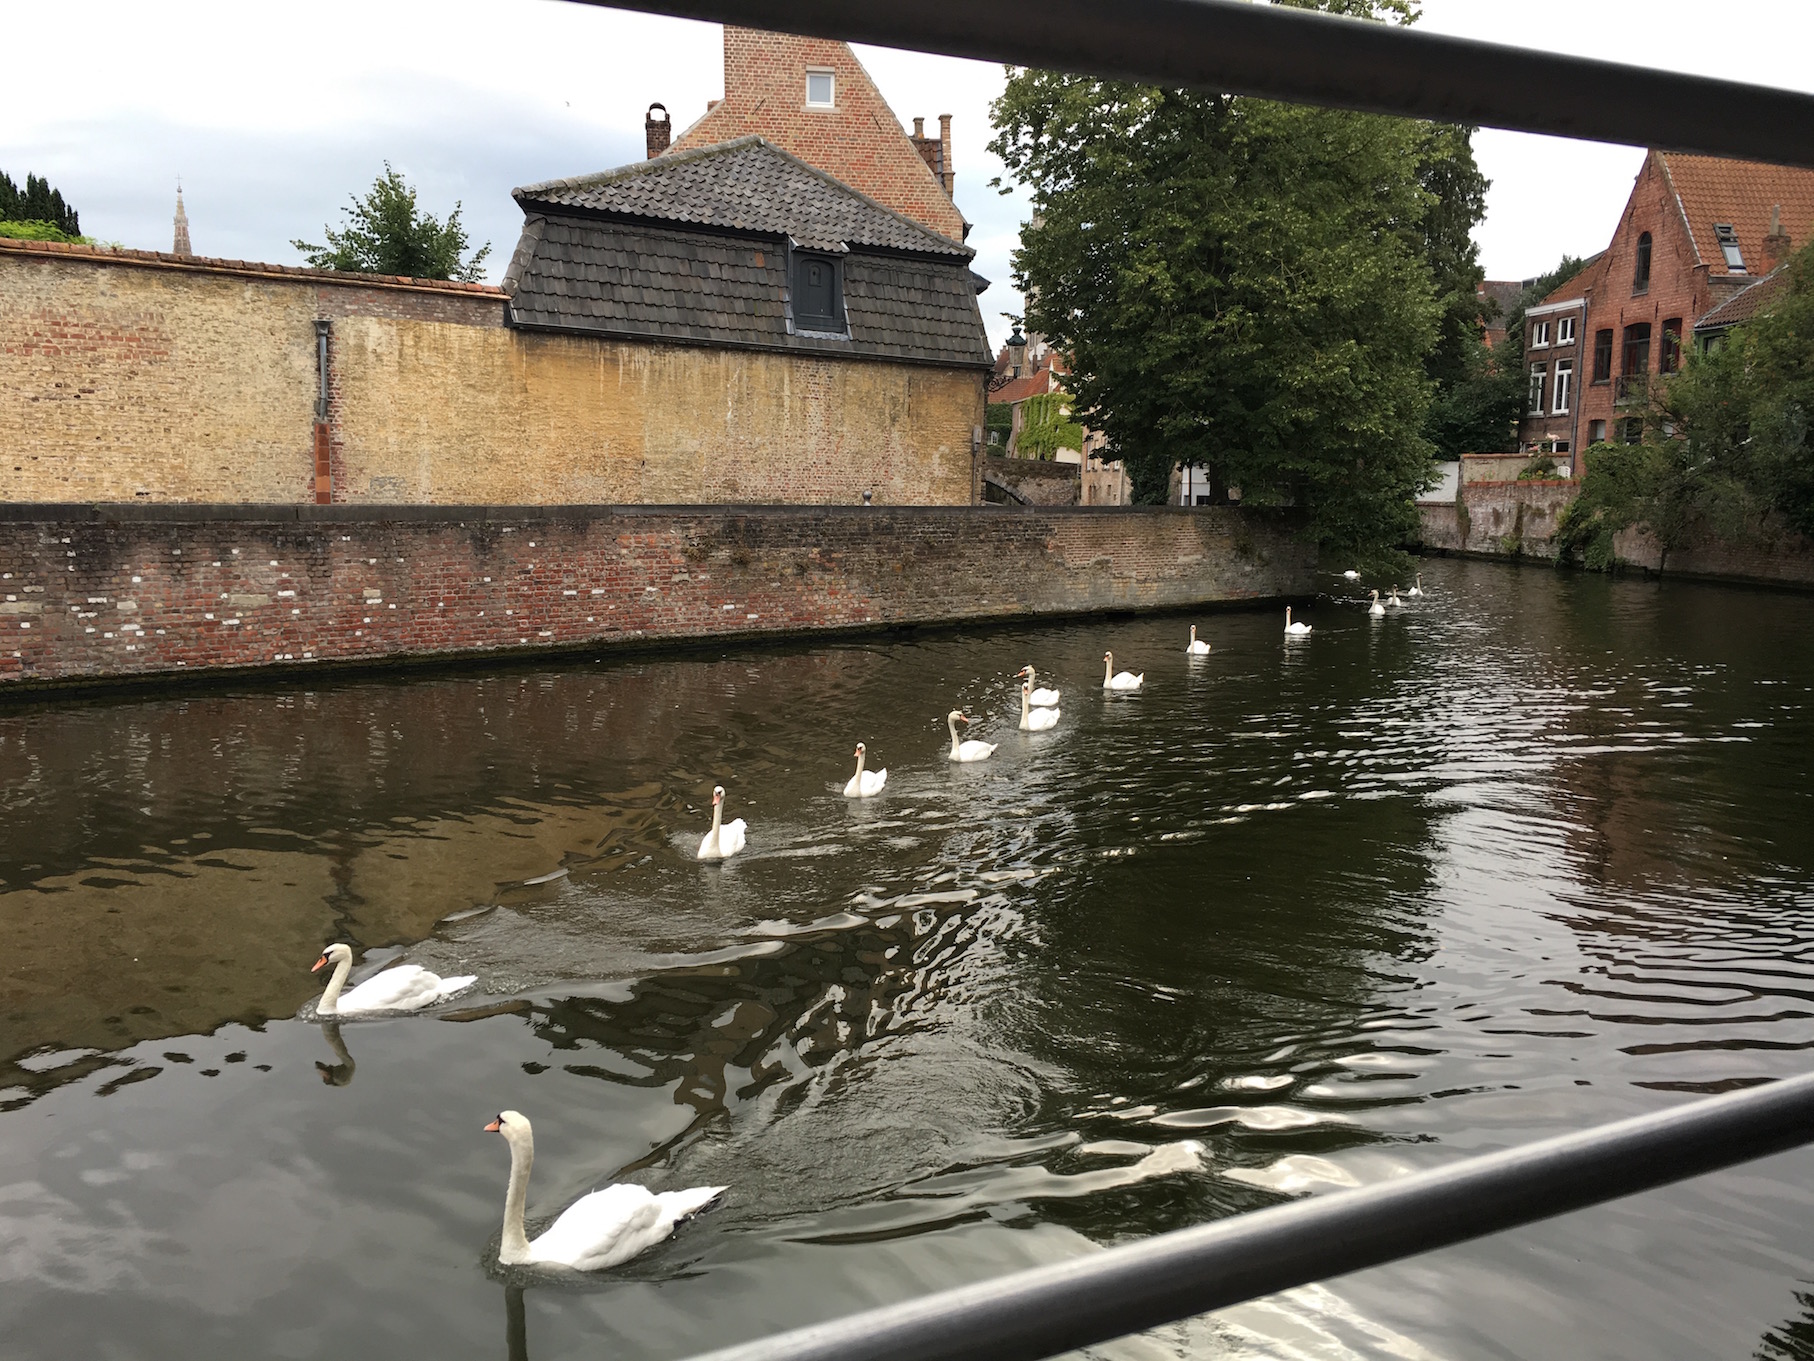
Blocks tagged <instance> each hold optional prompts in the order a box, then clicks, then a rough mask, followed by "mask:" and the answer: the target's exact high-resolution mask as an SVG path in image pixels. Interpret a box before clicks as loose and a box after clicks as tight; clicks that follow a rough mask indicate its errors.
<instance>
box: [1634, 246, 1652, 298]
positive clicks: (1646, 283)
mask: <svg viewBox="0 0 1814 1361" xmlns="http://www.w3.org/2000/svg"><path fill="white" fill-rule="evenodd" d="M1631 291H1632V292H1633V293H1648V292H1649V291H1650V233H1649V232H1645V233H1643V235H1641V236H1639V237H1638V265H1637V269H1636V270H1635V271H1634V272H1633V273H1632V276H1631Z"/></svg>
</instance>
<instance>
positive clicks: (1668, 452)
mask: <svg viewBox="0 0 1814 1361" xmlns="http://www.w3.org/2000/svg"><path fill="white" fill-rule="evenodd" d="M1788 271H1789V273H1788V277H1787V280H1786V282H1785V283H1784V286H1783V288H1782V291H1781V292H1780V293H1779V294H1778V295H1777V296H1776V298H1775V299H1774V301H1773V304H1772V306H1770V307H1769V309H1768V310H1766V311H1765V312H1764V313H1763V314H1762V315H1760V316H1758V317H1756V318H1754V319H1753V320H1751V321H1750V322H1748V323H1746V324H1744V325H1742V326H1738V327H1734V328H1733V330H1732V331H1731V332H1730V334H1729V335H1728V337H1727V339H1726V341H1725V343H1724V344H1722V345H1721V346H1719V347H1718V348H1717V349H1716V350H1714V351H1712V352H1711V353H1707V354H1689V355H1688V356H1687V357H1686V363H1685V366H1684V367H1683V369H1682V371H1681V372H1679V373H1678V374H1676V375H1675V376H1674V377H1672V378H1670V379H1668V380H1667V381H1666V382H1665V383H1663V384H1662V385H1661V389H1660V391H1659V392H1658V393H1657V394H1656V396H1655V397H1654V399H1653V402H1652V405H1651V408H1650V410H1649V412H1648V414H1647V416H1646V419H1645V433H1644V438H1643V441H1642V442H1641V443H1639V444H1635V445H1612V444H1601V445H1596V446H1594V448H1593V449H1591V450H1589V451H1588V456H1587V460H1586V463H1587V467H1586V472H1585V475H1584V477H1583V478H1582V482H1581V495H1580V497H1579V499H1577V500H1576V501H1575V503H1574V504H1573V505H1571V506H1570V507H1569V508H1568V511H1567V513H1566V514H1565V515H1564V516H1563V519H1562V524H1561V527H1560V531H1559V537H1560V539H1561V542H1562V544H1563V546H1564V547H1565V548H1566V549H1567V550H1569V551H1570V552H1572V553H1578V554H1580V555H1581V557H1582V558H1583V559H1584V560H1585V561H1586V563H1587V565H1588V566H1590V567H1598V568H1604V567H1608V566H1610V565H1611V564H1612V560H1613V553H1612V537H1613V535H1614V534H1616V533H1617V532H1618V531H1619V530H1621V529H1625V528H1627V527H1629V526H1632V525H1643V526H1644V527H1645V528H1646V529H1647V530H1649V531H1650V532H1651V533H1652V534H1653V535H1654V536H1655V537H1656V539H1657V541H1658V542H1659V543H1660V544H1661V546H1662V548H1663V550H1664V551H1665V552H1667V551H1668V550H1669V549H1671V548H1676V547H1679V546H1680V545H1681V544H1682V543H1684V542H1685V541H1686V540H1688V539H1689V538H1692V537H1697V536H1699V535H1702V534H1711V535H1712V536H1714V537H1716V538H1719V539H1724V540H1726V541H1728V542H1735V541H1744V540H1750V539H1756V538H1759V537H1764V536H1767V535H1768V534H1769V533H1771V532H1772V526H1773V523H1774V522H1777V521H1780V523H1782V524H1785V525H1786V526H1787V527H1788V528H1790V529H1793V530H1796V531H1798V532H1800V533H1802V534H1804V535H1808V536H1809V537H1814V435H1811V434H1810V429H1809V427H1810V424H1811V423H1814V246H1808V247H1804V248H1803V249H1802V250H1801V251H1800V252H1799V253H1798V254H1797V255H1796V256H1795V258H1794V259H1793V260H1792V261H1791V262H1790V263H1789V265H1788Z"/></svg>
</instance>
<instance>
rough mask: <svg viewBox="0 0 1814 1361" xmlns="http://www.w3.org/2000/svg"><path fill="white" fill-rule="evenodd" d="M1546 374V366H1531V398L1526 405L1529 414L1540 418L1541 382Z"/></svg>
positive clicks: (1547, 371)
mask: <svg viewBox="0 0 1814 1361" xmlns="http://www.w3.org/2000/svg"><path fill="white" fill-rule="evenodd" d="M1548 374H1549V366H1548V365H1546V364H1532V365H1531V397H1530V402H1529V403H1528V405H1529V408H1530V413H1531V415H1533V416H1541V415H1542V414H1543V382H1544V379H1545V378H1546V377H1547V376H1548Z"/></svg>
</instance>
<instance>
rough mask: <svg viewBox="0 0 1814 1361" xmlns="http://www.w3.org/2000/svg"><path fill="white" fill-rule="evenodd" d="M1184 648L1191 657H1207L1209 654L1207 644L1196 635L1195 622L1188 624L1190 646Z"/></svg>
mask: <svg viewBox="0 0 1814 1361" xmlns="http://www.w3.org/2000/svg"><path fill="white" fill-rule="evenodd" d="M1184 650H1185V651H1186V652H1188V653H1190V655H1191V656H1193V657H1207V656H1208V655H1209V644H1208V643H1205V642H1203V641H1201V640H1200V639H1199V638H1198V637H1197V626H1196V625H1195V624H1192V625H1191V626H1190V646H1189V647H1187V648H1185V649H1184Z"/></svg>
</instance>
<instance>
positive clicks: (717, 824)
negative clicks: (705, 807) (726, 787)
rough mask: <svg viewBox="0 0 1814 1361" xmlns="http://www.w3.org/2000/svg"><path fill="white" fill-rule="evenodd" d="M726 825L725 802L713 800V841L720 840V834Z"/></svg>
mask: <svg viewBox="0 0 1814 1361" xmlns="http://www.w3.org/2000/svg"><path fill="white" fill-rule="evenodd" d="M723 825H724V800H723V799H713V800H712V840H713V841H716V840H718V832H719V829H720V828H721V827H723Z"/></svg>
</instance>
